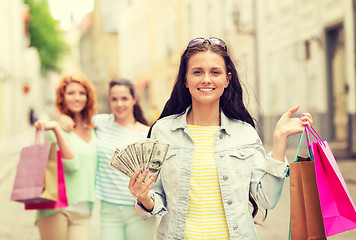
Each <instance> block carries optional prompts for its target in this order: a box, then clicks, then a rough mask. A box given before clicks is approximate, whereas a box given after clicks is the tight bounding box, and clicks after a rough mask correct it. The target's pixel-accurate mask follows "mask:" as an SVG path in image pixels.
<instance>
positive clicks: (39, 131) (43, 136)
mask: <svg viewBox="0 0 356 240" xmlns="http://www.w3.org/2000/svg"><path fill="white" fill-rule="evenodd" d="M38 135H42V138H43V143H45V142H46V137H45V130H44V126H43V125H42V127H41V130H38V129H37V128H36V136H35V145H38V144H41V143H40V142H39V141H40V139H39V137H38ZM43 143H42V144H43Z"/></svg>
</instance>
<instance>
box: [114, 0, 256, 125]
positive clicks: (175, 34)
mask: <svg viewBox="0 0 356 240" xmlns="http://www.w3.org/2000/svg"><path fill="white" fill-rule="evenodd" d="M252 6H253V5H252V4H251V1H247V0H221V1H213V0H199V1H193V0H172V1H165V0H132V1H119V5H118V16H119V18H118V26H119V27H118V33H119V38H118V41H119V63H120V65H119V72H120V75H123V76H126V77H128V78H130V79H132V80H133V81H135V82H136V84H137V89H139V95H140V97H141V100H142V101H141V103H143V106H144V109H145V113H146V116H148V117H149V119H150V120H151V121H154V120H155V119H156V118H157V113H158V112H160V111H161V110H162V109H163V107H164V104H165V102H166V101H167V99H168V98H169V95H170V92H171V89H172V86H173V83H174V81H175V79H176V74H177V72H178V66H179V60H180V56H181V54H182V53H183V51H184V50H185V48H186V45H187V44H188V42H189V41H190V40H191V39H193V38H195V37H211V36H215V37H220V38H223V39H224V40H225V41H226V42H227V44H228V49H229V51H230V52H231V53H232V55H233V56H234V58H235V59H236V65H237V66H238V68H239V72H240V76H241V80H242V81H243V82H244V84H245V86H246V88H247V89H248V90H249V91H251V94H249V95H250V96H251V101H250V103H249V104H248V105H249V108H250V109H251V110H252V111H253V112H254V113H256V114H255V115H258V114H257V113H258V111H259V109H258V107H256V106H257V105H256V104H255V101H256V98H255V94H254V93H253V92H252V90H253V89H254V88H256V83H257V82H256V66H255V63H256V59H255V51H254V49H255V45H256V42H255V41H254V39H255V38H254V34H255V32H254V12H253V9H252Z"/></svg>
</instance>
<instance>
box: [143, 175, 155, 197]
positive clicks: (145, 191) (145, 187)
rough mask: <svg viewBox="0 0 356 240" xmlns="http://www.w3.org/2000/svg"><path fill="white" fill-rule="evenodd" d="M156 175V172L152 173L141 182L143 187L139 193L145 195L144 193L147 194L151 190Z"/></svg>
mask: <svg viewBox="0 0 356 240" xmlns="http://www.w3.org/2000/svg"><path fill="white" fill-rule="evenodd" d="M156 175H157V173H154V174H153V175H152V176H150V178H149V179H148V181H147V182H146V183H145V184H143V185H142V186H143V189H145V190H144V191H143V192H142V193H141V194H140V195H142V196H143V195H145V194H148V193H149V191H150V190H151V188H152V186H153V184H154V183H155V180H156Z"/></svg>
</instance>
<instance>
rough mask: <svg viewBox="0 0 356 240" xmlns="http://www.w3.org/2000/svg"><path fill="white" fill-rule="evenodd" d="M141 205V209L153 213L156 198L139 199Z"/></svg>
mask: <svg viewBox="0 0 356 240" xmlns="http://www.w3.org/2000/svg"><path fill="white" fill-rule="evenodd" d="M137 200H138V203H139V205H141V207H143V208H144V209H145V210H146V211H148V212H151V211H152V210H153V207H154V203H155V202H154V198H153V197H152V196H148V198H146V199H142V200H140V199H137Z"/></svg>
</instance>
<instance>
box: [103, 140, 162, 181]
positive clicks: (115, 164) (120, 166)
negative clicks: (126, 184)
mask: <svg viewBox="0 0 356 240" xmlns="http://www.w3.org/2000/svg"><path fill="white" fill-rule="evenodd" d="M168 147H169V145H168V144H165V143H160V142H158V141H157V140H152V139H146V140H144V141H139V142H136V143H132V144H129V145H127V146H126V147H124V148H116V149H115V150H114V152H113V156H112V158H111V160H110V163H109V166H110V167H111V168H113V169H114V170H117V171H119V172H121V173H123V174H125V175H126V176H128V177H131V176H132V174H133V173H134V172H135V171H136V170H137V169H142V172H144V171H145V170H146V169H147V168H148V169H149V172H148V174H147V176H146V178H145V179H144V182H145V181H147V179H149V177H150V176H152V175H153V174H154V173H156V174H157V177H158V175H159V173H160V171H161V168H162V164H163V162H164V159H165V157H166V154H167V151H168ZM157 177H156V179H157Z"/></svg>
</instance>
